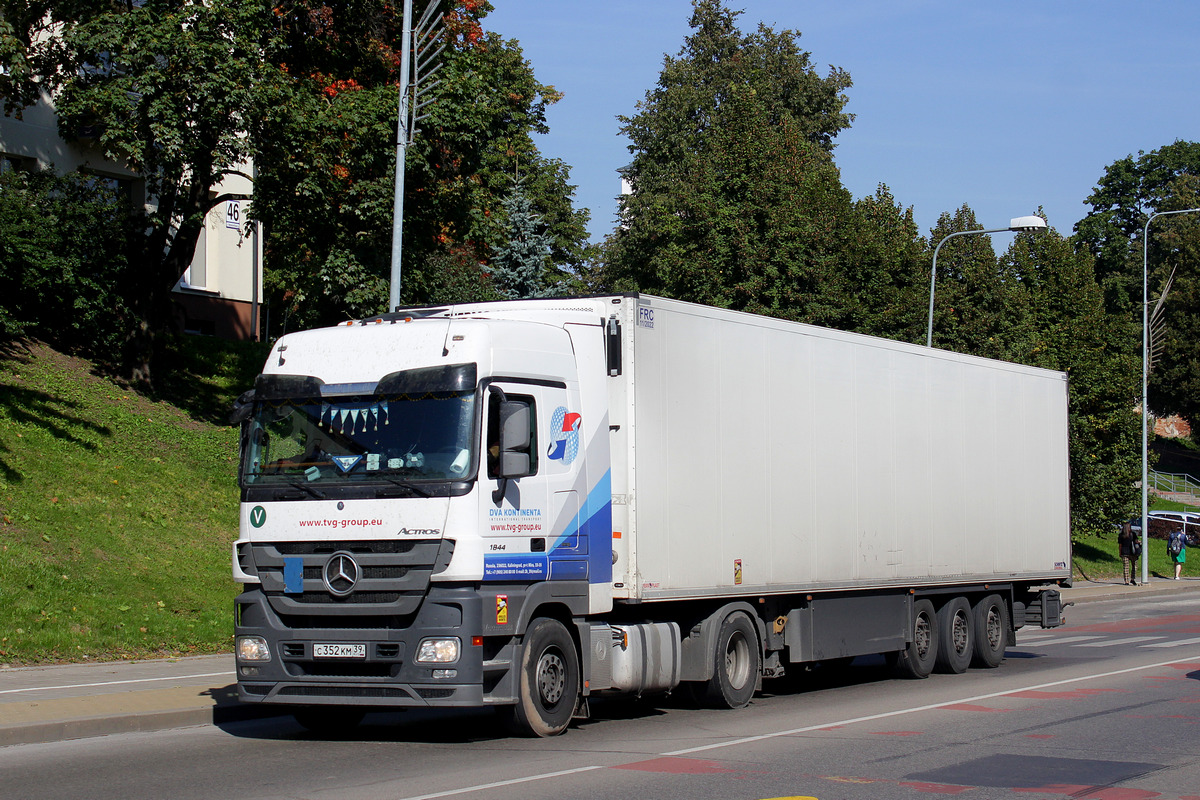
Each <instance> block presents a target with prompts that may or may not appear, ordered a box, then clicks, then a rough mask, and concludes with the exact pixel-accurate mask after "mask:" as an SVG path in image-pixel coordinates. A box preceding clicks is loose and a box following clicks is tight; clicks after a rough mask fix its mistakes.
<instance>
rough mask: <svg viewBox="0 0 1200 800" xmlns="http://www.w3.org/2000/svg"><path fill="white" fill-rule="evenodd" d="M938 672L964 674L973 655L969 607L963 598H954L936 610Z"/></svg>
mask: <svg viewBox="0 0 1200 800" xmlns="http://www.w3.org/2000/svg"><path fill="white" fill-rule="evenodd" d="M937 617H938V651H937V662H936V663H935V664H934V668H935V669H936V670H937V671H938V672H951V673H955V674H958V673H960V672H966V671H967V667H969V666H970V665H971V658H972V656H973V655H974V647H975V636H974V625H973V623H972V619H971V606H970V604H969V603H967V599H966V598H965V597H955V598H952V599H951V600H950V601H949V602H947V603H946V604H945V605H944V606H942V607H941V608H939V609H938V612H937Z"/></svg>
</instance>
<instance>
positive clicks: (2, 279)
mask: <svg viewBox="0 0 1200 800" xmlns="http://www.w3.org/2000/svg"><path fill="white" fill-rule="evenodd" d="M130 231H131V214H130V212H129V208H128V203H127V202H126V201H125V199H124V198H122V197H120V196H118V195H117V193H116V192H114V191H113V190H112V189H110V188H108V187H106V186H105V185H103V183H102V182H101V181H100V180H98V179H96V178H94V177H92V176H87V175H81V174H71V175H66V176H62V177H59V176H56V175H54V174H53V172H51V171H49V170H45V171H41V172H31V173H24V172H7V173H4V174H3V175H0V338H6V339H11V338H16V337H20V336H30V337H36V338H39V339H43V340H45V341H48V342H51V343H53V344H54V345H55V346H57V347H58V348H60V349H64V350H71V351H75V352H79V353H84V354H87V355H89V356H91V357H93V358H97V359H99V360H102V361H106V362H108V363H110V364H112V363H119V362H120V361H121V360H122V359H121V356H122V352H123V350H124V347H125V344H126V341H127V339H128V333H127V332H128V331H129V329H130V328H131V327H132V325H133V323H132V322H131V319H132V317H131V314H130V311H129V306H130V303H129V300H128V297H127V295H128V290H129V281H128V278H129V274H130V273H129V255H128V254H129V250H128V247H129V241H130V238H129V233H130Z"/></svg>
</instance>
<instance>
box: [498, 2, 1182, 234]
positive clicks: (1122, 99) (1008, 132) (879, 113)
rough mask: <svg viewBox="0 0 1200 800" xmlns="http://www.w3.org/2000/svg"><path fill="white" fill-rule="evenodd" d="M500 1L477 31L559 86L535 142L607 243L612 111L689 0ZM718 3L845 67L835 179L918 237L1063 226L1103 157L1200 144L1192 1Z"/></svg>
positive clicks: (667, 48)
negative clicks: (1035, 221) (936, 231)
mask: <svg viewBox="0 0 1200 800" xmlns="http://www.w3.org/2000/svg"><path fill="white" fill-rule="evenodd" d="M492 3H493V5H494V6H495V9H496V10H495V11H494V12H493V13H491V14H489V15H488V17H487V18H486V19H485V20H484V26H485V28H487V29H488V30H492V31H496V32H497V33H499V34H500V35H502V36H504V37H505V38H507V39H517V40H518V41H519V42H520V45H521V47H522V48H523V50H524V53H525V57H526V58H527V59H528V60H529V62H530V63H531V64H532V65H533V68H534V71H535V73H536V75H537V78H538V80H539V81H541V82H542V83H546V84H551V85H553V86H554V87H556V88H557V89H558V90H559V91H561V92H563V93H564V94H565V97H564V98H563V100H562V101H560V102H559V103H558V104H557V105H555V106H553V107H552V108H551V109H550V112H549V124H550V133H549V134H548V135H546V136H542V137H540V138H539V140H538V146H539V147H540V148H541V150H542V152H543V154H544V155H546V156H548V157H551V158H559V159H561V160H563V161H564V162H566V163H567V164H568V165H569V166H570V167H571V182H572V183H573V184H575V185H576V186H577V187H578V189H577V191H576V198H575V199H576V205H577V206H580V207H585V208H588V209H590V210H591V212H592V221H591V224H590V225H589V231H590V233H591V237H592V239H593V240H594V241H600V240H602V239H603V237H604V236H605V235H606V234H608V233H609V232H610V231H611V230H612V229H613V226H614V220H615V214H616V208H617V204H616V200H615V197H616V195H617V194H618V193H619V191H620V181H619V177H618V175H617V172H616V170H617V169H618V168H620V167H622V166H624V165H625V164H628V163H629V161H630V160H631V156H630V154H629V151H628V149H627V148H626V146H627V144H628V142H627V140H625V139H624V137H622V136H620V134H619V133H618V127H619V123H618V122H617V119H616V117H617V115H618V114H625V115H632V114H633V113H635V105H636V104H637V102H638V101H639V100H641V99H643V98H644V97H645V94H646V91H647V90H648V89H650V88H651V87H653V86H654V85H655V83H656V82H657V80H658V75H659V71H660V69H661V67H662V59H663V56H664V55H666V54H670V55H675V54H677V53H678V52H679V50H680V48H681V47H682V45H683V40H684V37H685V36H687V34H688V33H689V30H690V29H689V28H688V25H687V20H688V18H689V16H690V13H691V3H690V0H637V1H636V2H635V1H634V0H587V1H586V2H585V1H584V0H492ZM726 5H727V6H728V7H730V8H732V9H735V10H736V9H745V13H744V14H743V15H742V16H741V17H740V19H739V22H740V25H741V27H742V29H743V31H750V30H753V29H754V28H755V27H757V25H758V23H759V22H763V23H765V24H767V25H768V26H770V27H772V28H774V29H776V30H779V29H783V28H790V29H793V30H796V31H799V32H800V33H801V34H802V36H801V38H800V46H801V47H802V48H803V49H804V50H807V51H808V52H809V53H811V56H812V62H813V63H814V64H815V65H816V66H817V68H818V71H819V72H820V73H821V74H822V75H824V74H825V73H826V71H827V70H828V67H829V65H830V64H833V65H836V66H838V67H841V68H843V69H845V70H847V71H848V72H849V73H850V75H851V77H852V78H853V80H854V86H853V87H851V88H850V89H849V91H848V92H847V96H848V97H849V103H848V105H847V110H848V111H849V112H850V113H853V114H855V115H856V119H855V121H854V123H853V124H852V126H851V127H850V129H849V130H847V131H844V132H843V133H842V134H841V135H840V136H839V137H838V138H837V140H836V142H837V148H836V149H835V151H834V159H835V161H836V163H837V165H838V167H839V168H840V169H841V172H842V182H843V184H844V185H845V186H846V188H847V189H849V190H850V192H851V193H852V194H853V195H854V196H855V197H856V198H859V197H863V196H865V195H868V194H871V193H873V192H874V191H875V188H876V186H877V185H878V184H879V183H886V184H887V185H888V187H889V188H890V189H891V191H892V193H893V195H895V197H896V199H897V201H898V202H900V203H901V204H902V205H904V206H911V207H912V208H913V212H914V215H915V218H916V221H917V224H918V226H919V228H920V231H921V233H922V234H925V235H928V233H929V229H930V228H931V227H932V226H933V225H934V224H935V223H936V222H937V218H938V216H939V215H940V214H942V213H944V212H953V211H954V210H955V209H957V208H958V207H960V206H961V205H963V204H964V203H965V204H967V205H969V206H971V208H972V209H974V210H975V213H976V218H977V219H978V220H979V222H980V224H982V225H983V226H984V227H988V228H993V227H995V228H999V227H1006V226H1007V225H1008V221H1009V219H1010V218H1011V217H1016V216H1022V215H1025V214H1032V213H1035V211H1036V210H1037V208H1038V207H1039V206H1042V207H1043V208H1044V209H1045V211H1046V213H1047V215H1048V217H1049V220H1050V224H1051V225H1052V226H1053V227H1055V228H1057V229H1058V230H1059V231H1060V232H1061V233H1063V234H1064V235H1067V234H1070V233H1071V230H1072V228H1073V227H1074V225H1075V223H1076V222H1077V221H1078V220H1079V219H1080V218H1081V217H1083V215H1084V214H1085V213H1086V212H1087V210H1088V207H1087V206H1086V205H1084V200H1085V199H1086V198H1087V196H1088V195H1089V194H1090V193H1091V190H1092V188H1093V187H1094V186H1095V185H1096V182H1097V180H1098V179H1099V178H1100V176H1101V175H1102V174H1103V171H1104V168H1105V167H1106V166H1107V165H1109V164H1111V163H1112V162H1113V161H1115V160H1117V159H1118V158H1122V157H1124V156H1126V155H1130V154H1133V155H1135V156H1136V155H1137V153H1138V151H1139V150H1144V151H1150V150H1154V149H1157V148H1159V147H1162V146H1163V145H1166V144H1170V143H1171V142H1173V141H1175V140H1176V139H1186V140H1191V141H1196V140H1200V92H1198V90H1200V2H1196V1H1195V0H1169V1H1166V0H1142V2H1134V1H1133V0H1124V2H1110V1H1109V0H1048V1H1047V0H1042V2H1026V1H1025V0H1008V1H1007V2H967V3H964V2H948V1H947V0H890V1H889V2H876V1H875V0H841V2H830V0H824V2H810V0H773V1H772V0H741V1H740V2H737V1H736V0H727V2H726ZM996 238H997V241H996V242H995V244H996V247H997V250H1000V249H1003V248H1004V247H1005V246H1007V242H1005V241H1004V236H998V237H996Z"/></svg>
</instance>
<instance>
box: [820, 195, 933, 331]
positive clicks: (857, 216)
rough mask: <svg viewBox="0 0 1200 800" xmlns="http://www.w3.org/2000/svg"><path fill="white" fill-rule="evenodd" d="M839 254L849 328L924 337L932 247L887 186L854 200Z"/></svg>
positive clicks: (911, 213)
mask: <svg viewBox="0 0 1200 800" xmlns="http://www.w3.org/2000/svg"><path fill="white" fill-rule="evenodd" d="M847 228H848V229H849V231H850V235H849V236H847V237H846V239H845V242H844V244H843V250H842V254H841V257H840V262H841V265H842V266H841V270H840V273H841V277H842V281H843V284H844V289H843V292H844V296H846V297H847V299H848V301H849V302H848V303H847V307H846V315H845V317H844V318H843V320H842V322H841V325H842V326H844V327H845V329H846V330H853V331H857V332H859V333H867V334H871V335H873V336H885V337H888V338H891V339H899V340H902V341H906V342H924V341H925V327H926V313H925V311H926V307H927V300H928V295H929V268H930V258H931V251H930V249H929V246H928V243H927V242H926V241H925V239H924V238H923V237H922V236H921V235H920V233H919V232H918V230H917V225H916V222H914V221H913V212H912V208H911V207H910V208H907V209H906V208H903V207H901V206H900V205H899V203H897V202H896V199H895V198H894V197H893V196H892V193H891V191H890V190H889V189H888V187H887V186H885V185H883V184H880V185H879V187H878V188H877V189H876V191H875V194H874V195H868V196H867V197H864V198H862V199H861V200H859V201H857V202H856V203H855V204H854V208H853V209H852V217H851V219H850V221H849V223H848V225H847Z"/></svg>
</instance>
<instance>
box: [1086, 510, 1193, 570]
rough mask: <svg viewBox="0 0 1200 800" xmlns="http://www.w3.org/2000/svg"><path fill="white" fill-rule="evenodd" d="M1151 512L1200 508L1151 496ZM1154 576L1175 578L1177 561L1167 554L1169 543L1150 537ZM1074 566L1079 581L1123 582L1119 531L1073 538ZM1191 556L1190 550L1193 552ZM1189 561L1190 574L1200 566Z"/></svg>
mask: <svg viewBox="0 0 1200 800" xmlns="http://www.w3.org/2000/svg"><path fill="white" fill-rule="evenodd" d="M1151 499H1152V502H1151V503H1150V510H1151V511H1197V510H1198V509H1196V508H1195V507H1194V506H1186V505H1184V504H1182V503H1176V502H1174V501H1171V500H1163V499H1160V498H1156V497H1153V495H1152V496H1151ZM1148 547H1149V550H1148V553H1149V561H1148V562H1147V563H1148V564H1149V568H1150V577H1151V578H1152V579H1153V578H1156V577H1157V578H1172V577H1174V576H1175V564H1174V562H1173V561H1171V558H1170V556H1168V555H1167V543H1166V541H1164V540H1163V539H1150V540H1149V544H1148ZM1072 555H1073V558H1072V567H1073V569H1072V570H1071V572H1072V575H1073V577H1074V578H1075V580H1089V581H1116V582H1118V583H1120V582H1121V557H1120V555H1118V553H1117V531H1116V529H1115V528H1114V529H1113V532H1112V533H1111V534H1109V535H1107V536H1081V535H1077V536H1075V537H1074V538H1073V540H1072ZM1189 555H1190V553H1189ZM1190 561H1191V560H1190V559H1189V563H1188V564H1185V565H1184V567H1183V574H1184V575H1187V574H1188V570H1189V567H1190V569H1191V570H1193V574H1194V571H1195V570H1196V569H1198V568H1200V566H1198V565H1196V564H1191V563H1190ZM1137 578H1138V580H1139V581H1140V580H1141V579H1142V563H1141V561H1140V560H1139V561H1138V564H1137Z"/></svg>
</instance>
